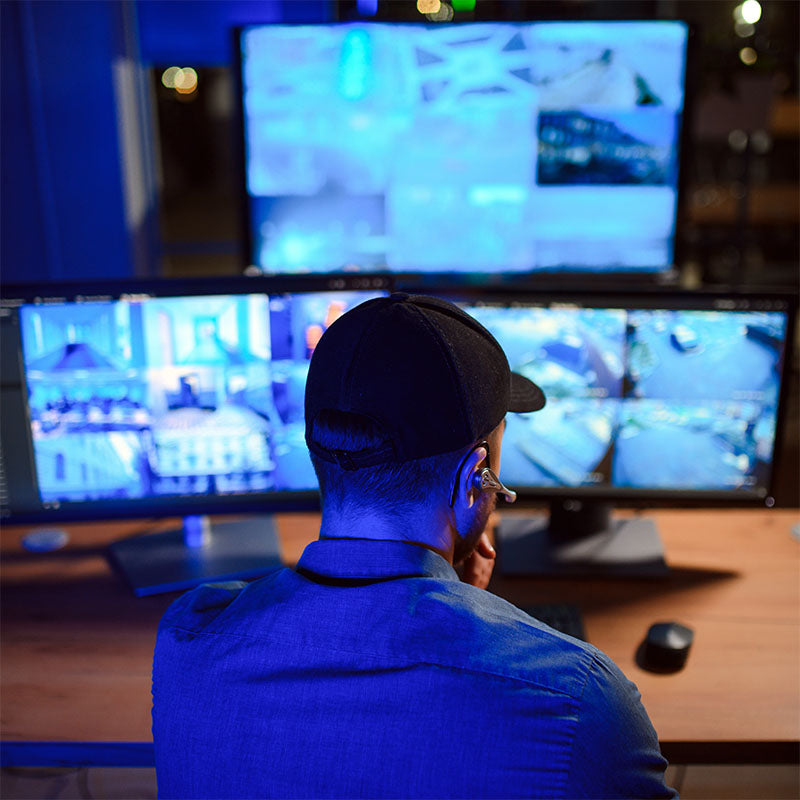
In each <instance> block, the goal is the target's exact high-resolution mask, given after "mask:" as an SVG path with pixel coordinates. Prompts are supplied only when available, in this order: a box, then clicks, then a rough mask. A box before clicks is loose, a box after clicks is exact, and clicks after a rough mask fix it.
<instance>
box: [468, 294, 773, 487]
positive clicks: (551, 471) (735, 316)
mask: <svg viewBox="0 0 800 800" xmlns="http://www.w3.org/2000/svg"><path fill="white" fill-rule="evenodd" d="M465 308H466V309H467V311H469V312H470V313H471V314H473V315H474V316H475V317H476V318H477V319H479V320H480V321H481V322H482V323H483V324H484V325H485V326H486V327H487V328H488V329H489V330H490V331H491V332H492V333H493V334H494V335H495V337H496V338H497V339H498V341H499V342H500V344H501V345H502V346H503V349H504V350H505V352H506V354H507V355H508V359H509V363H510V365H511V368H512V369H513V370H515V371H516V372H519V373H521V374H523V375H526V376H527V377H529V378H531V380H533V381H534V382H536V383H537V384H538V385H539V386H541V387H542V389H543V390H544V393H545V395H546V396H547V405H546V406H545V408H544V409H543V410H542V411H539V412H537V413H535V414H509V415H508V416H507V418H506V419H507V429H506V434H505V437H504V440H503V450H502V475H503V478H504V480H505V481H507V482H508V483H509V485H511V486H516V487H519V488H521V489H523V490H524V487H526V486H528V487H548V486H552V487H556V486H558V487H563V486H567V487H592V486H595V487H606V488H607V487H613V488H615V489H622V490H633V489H640V490H647V491H652V490H672V491H683V490H692V491H727V490H732V491H733V490H743V491H746V492H753V493H756V494H758V495H764V496H765V495H766V493H767V488H768V485H769V478H770V471H771V467H772V460H773V450H774V445H775V437H776V424H777V408H778V394H779V386H780V375H781V366H782V360H783V357H784V346H785V337H786V327H787V317H786V314H785V313H783V312H770V311H729V310H665V309H640V310H636V309H624V308H601V309H596V308H582V307H581V308H578V307H565V308H559V307H546V306H542V307H525V306H522V305H515V306H491V305H487V306H480V305H466V306H465Z"/></svg>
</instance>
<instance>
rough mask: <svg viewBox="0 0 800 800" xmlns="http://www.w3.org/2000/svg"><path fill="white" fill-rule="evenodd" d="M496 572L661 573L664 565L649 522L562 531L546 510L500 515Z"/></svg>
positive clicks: (627, 521)
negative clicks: (517, 515)
mask: <svg viewBox="0 0 800 800" xmlns="http://www.w3.org/2000/svg"><path fill="white" fill-rule="evenodd" d="M497 552H498V572H499V573H500V574H502V575H508V576H513V575H529V576H530V575H535V576H542V577H581V578H587V577H591V578H598V577H599V578H665V577H667V575H669V567H668V566H667V564H666V561H665V560H664V548H663V546H662V544H661V538H660V537H659V535H658V529H657V527H656V524H655V522H653V520H650V519H646V518H640V517H635V518H633V519H614V518H611V517H609V518H608V520H607V522H606V523H605V525H604V526H603V527H601V528H599V529H595V530H590V531H578V532H577V533H576V532H574V531H565V530H564V529H563V528H561V527H560V526H559V525H555V526H554V525H553V520H552V517H548V515H546V514H542V515H531V516H525V517H505V518H503V519H502V520H501V522H500V525H499V526H498V528H497Z"/></svg>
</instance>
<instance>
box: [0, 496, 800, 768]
mask: <svg viewBox="0 0 800 800" xmlns="http://www.w3.org/2000/svg"><path fill="white" fill-rule="evenodd" d="M648 516H649V517H651V518H653V519H654V520H655V521H656V522H657V524H658V528H659V532H660V535H661V539H662V541H663V543H664V547H665V550H666V557H667V561H668V563H669V565H670V567H671V573H670V576H669V577H668V578H666V579H664V580H655V581H654V580H639V579H627V580H607V579H606V580H599V579H598V580H582V581H575V580H564V579H559V580H553V579H546V580H543V579H531V578H519V577H517V578H504V577H502V576H499V575H496V576H495V578H493V581H492V585H491V587H490V589H491V590H492V591H494V592H495V593H496V594H499V595H501V596H503V597H505V598H506V599H508V600H510V601H511V602H512V603H515V604H517V605H520V606H524V605H526V604H532V603H539V602H573V603H576V604H577V605H579V606H580V608H581V609H582V611H583V616H584V624H585V627H586V633H587V638H588V639H589V641H591V642H592V643H593V644H594V645H596V646H597V647H599V648H600V649H601V650H603V651H605V652H606V653H607V654H608V655H609V656H611V657H612V658H613V659H614V661H616V663H617V664H618V665H619V666H620V667H621V668H622V670H623V671H624V672H625V673H626V675H628V677H629V678H630V679H631V680H633V681H634V682H635V683H636V684H637V685H638V687H639V689H640V691H641V693H642V696H643V701H644V704H645V707H646V708H647V710H648V712H649V713H650V717H651V719H652V720H653V724H654V726H655V728H656V730H657V732H658V734H659V738H660V739H661V742H662V747H663V748H664V752H665V755H667V756H668V758H670V759H671V760H673V761H680V762H684V763H688V762H692V761H696V762H703V761H706V762H709V763H713V762H720V761H752V762H762V761H763V762H768V761H790V760H793V759H796V758H797V755H796V754H797V751H798V748H797V743H798V742H800V666H798V665H800V541H798V540H797V538H796V534H797V526H798V523H800V512H798V511H796V510H785V509H780V510H769V511H768V510H726V511H719V510H661V511H654V512H649V513H648ZM318 519H319V518H318V515H316V514H293V515H289V514H286V515H278V516H277V517H276V522H277V528H278V533H279V537H280V540H281V546H282V552H283V558H284V561H285V563H287V564H293V563H295V562H296V560H297V559H298V557H299V556H300V553H301V552H302V549H303V547H304V546H305V544H306V543H307V542H309V541H311V540H313V539H314V538H316V535H317V525H318ZM175 524H176V521H175V520H160V521H158V522H155V523H154V522H152V521H141V520H137V521H128V522H122V523H120V522H114V523H91V524H75V525H70V526H68V528H67V529H68V531H69V534H70V541H69V544H68V545H67V546H66V547H65V548H64V549H62V550H59V551H56V552H54V553H50V554H35V553H29V552H27V551H25V550H24V549H23V548H22V547H21V545H20V540H21V537H22V535H23V534H24V533H25V532H27V530H28V529H26V528H22V527H14V526H6V527H4V528H3V530H2V534H1V535H0V542H1V544H2V551H1V552H2V560H0V587H1V588H2V607H1V609H0V610H1V613H2V627H1V628H0V636H1V637H2V640H1V641H2V649H1V650H0V659H1V662H0V666H2V669H1V670H0V690H1V695H0V699H1V700H2V740H3V741H4V742H6V743H9V742H50V743H53V742H59V743H64V744H66V743H81V742H83V743H85V742H106V743H109V742H110V743H114V742H126V743H147V742H150V741H151V736H150V665H151V658H152V651H153V645H154V641H155V634H156V628H157V625H158V621H159V618H160V617H161V615H162V613H163V612H164V610H165V608H166V607H167V605H168V604H169V603H170V602H171V601H172V600H173V599H174V598H175V597H176V596H177V595H176V594H169V595H160V596H155V597H147V598H141V599H140V598H135V597H134V596H133V595H132V594H131V592H130V591H129V589H128V588H127V587H126V586H125V585H124V584H123V583H122V582H121V580H120V579H119V578H118V577H117V576H116V575H115V573H113V572H112V570H111V569H110V567H109V566H108V562H107V561H106V558H105V552H104V549H105V547H106V545H107V544H108V543H109V542H110V541H112V540H113V539H115V538H119V537H122V536H130V535H134V534H141V533H145V532H149V531H154V530H164V529H166V528H169V527H174V526H175ZM793 528H794V529H795V535H793V533H792V531H793ZM664 620H676V621H679V622H682V623H685V624H687V625H689V626H691V627H692V628H694V630H695V641H694V645H693V647H692V650H691V653H690V655H689V660H688V663H687V665H686V667H685V668H684V669H683V670H682V671H681V672H678V673H674V674H667V675H663V674H653V673H650V672H646V671H644V670H643V669H641V668H640V667H639V666H637V663H636V659H635V654H636V650H637V647H638V646H639V644H640V643H641V641H642V639H643V637H644V635H645V633H646V632H647V629H648V627H649V626H650V625H651V624H652V623H654V622H657V621H664Z"/></svg>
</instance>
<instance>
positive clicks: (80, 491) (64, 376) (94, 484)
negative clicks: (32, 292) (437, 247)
mask: <svg viewBox="0 0 800 800" xmlns="http://www.w3.org/2000/svg"><path fill="white" fill-rule="evenodd" d="M367 296H368V295H366V294H365V293H364V292H360V293H348V292H325V293H308V294H296V295H276V296H270V297H268V296H266V295H223V296H205V297H152V298H146V299H142V300H137V301H129V300H119V301H110V302H85V303H70V304H40V305H26V306H23V307H22V308H21V313H20V318H21V325H22V340H23V354H24V359H25V367H26V376H27V383H28V387H27V388H28V407H29V413H30V421H31V427H32V434H33V447H34V457H35V463H36V473H37V479H38V484H39V492H40V495H41V498H42V501H44V502H68V501H80V500H90V499H104V498H139V497H152V496H159V495H180V496H184V495H192V494H226V493H238V492H258V491H268V490H282V489H314V488H316V478H315V476H314V473H313V470H312V468H311V463H310V459H309V458H308V453H307V450H306V447H305V442H304V441H303V392H304V387H305V376H306V373H307V370H308V364H309V360H310V358H311V354H312V353H313V351H314V347H315V346H316V343H317V342H318V341H319V338H320V336H322V333H323V332H324V331H325V329H326V328H327V327H328V326H329V325H330V324H332V323H333V322H334V321H335V320H336V318H337V317H338V316H340V315H341V314H342V313H344V312H345V311H346V310H347V309H348V308H350V307H351V306H353V305H355V304H357V303H359V302H362V301H363V300H365V299H367Z"/></svg>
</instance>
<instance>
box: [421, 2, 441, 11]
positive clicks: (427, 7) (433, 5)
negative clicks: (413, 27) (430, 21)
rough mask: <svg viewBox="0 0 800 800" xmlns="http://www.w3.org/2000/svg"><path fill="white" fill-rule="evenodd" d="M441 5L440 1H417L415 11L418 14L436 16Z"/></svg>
mask: <svg viewBox="0 0 800 800" xmlns="http://www.w3.org/2000/svg"><path fill="white" fill-rule="evenodd" d="M441 5H442V3H441V0H417V11H419V13H420V14H436V13H437V12H438V11H439V8H440V7H441Z"/></svg>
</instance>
